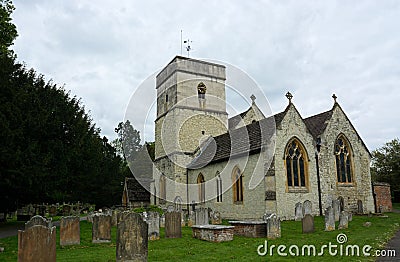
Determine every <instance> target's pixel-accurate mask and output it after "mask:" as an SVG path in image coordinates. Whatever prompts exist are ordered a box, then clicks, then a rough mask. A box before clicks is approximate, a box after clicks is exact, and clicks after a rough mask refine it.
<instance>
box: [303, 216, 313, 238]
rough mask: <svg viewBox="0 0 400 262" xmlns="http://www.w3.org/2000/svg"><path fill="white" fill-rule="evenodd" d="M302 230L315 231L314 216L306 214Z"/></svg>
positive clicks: (304, 231) (305, 231)
mask: <svg viewBox="0 0 400 262" xmlns="http://www.w3.org/2000/svg"><path fill="white" fill-rule="evenodd" d="M301 228H302V231H303V234H304V233H313V232H314V217H313V216H312V215H310V214H306V215H305V216H304V217H303V219H302V227H301Z"/></svg>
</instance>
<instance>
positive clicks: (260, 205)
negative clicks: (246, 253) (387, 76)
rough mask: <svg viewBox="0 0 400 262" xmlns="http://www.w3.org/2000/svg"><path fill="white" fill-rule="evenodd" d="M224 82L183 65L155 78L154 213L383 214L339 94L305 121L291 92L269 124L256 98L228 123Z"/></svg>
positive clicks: (216, 70) (221, 71) (208, 69)
mask: <svg viewBox="0 0 400 262" xmlns="http://www.w3.org/2000/svg"><path fill="white" fill-rule="evenodd" d="M225 81H226V68H225V66H224V65H220V64H217V63H210V62H206V61H201V60H196V59H192V58H186V57H181V56H176V57H175V58H174V59H173V60H172V61H171V62H170V63H169V64H168V65H167V66H166V67H165V68H164V69H162V70H161V72H160V73H159V74H158V75H157V77H156V90H157V116H156V119H155V160H154V165H153V183H152V185H151V186H150V188H151V193H152V195H153V196H155V197H152V199H151V202H152V204H156V205H160V206H163V207H164V208H166V207H167V206H169V205H179V206H180V207H181V208H183V209H184V210H192V208H194V207H195V206H201V207H205V208H211V209H212V210H215V211H218V212H220V214H221V217H222V218H225V219H261V218H262V217H263V215H264V214H266V213H267V214H271V213H276V214H277V215H278V216H279V217H281V218H282V219H284V220H285V219H286V220H287V219H293V218H294V217H295V205H296V203H298V202H304V201H306V200H309V201H311V203H312V213H313V215H323V214H324V210H325V209H326V208H327V207H328V206H330V205H331V203H332V200H339V201H340V206H341V208H342V209H343V210H346V211H352V212H357V211H358V212H360V206H361V210H362V212H363V213H368V212H374V211H375V210H374V197H373V191H372V184H371V175H370V161H371V154H370V152H369V151H368V148H367V147H366V145H365V143H364V142H363V141H362V139H361V137H360V135H359V134H358V132H357V131H356V129H355V128H354V126H353V124H352V123H351V122H350V119H349V118H348V117H347V116H346V114H345V112H344V111H343V109H342V107H341V106H340V105H339V103H338V102H337V97H336V96H335V95H333V105H332V106H331V107H330V108H327V109H328V110H327V111H325V112H322V113H320V114H317V115H314V116H309V117H305V118H304V117H303V116H302V115H301V114H300V112H299V110H298V109H297V108H296V106H295V105H294V103H293V102H292V94H291V93H289V92H287V94H286V98H287V100H288V104H287V106H286V108H284V109H283V110H282V111H281V112H280V113H277V114H274V115H271V116H265V115H264V113H263V112H262V111H261V110H260V109H259V107H258V106H257V104H256V98H255V97H254V96H252V97H251V99H252V103H251V105H250V107H249V108H248V109H247V110H246V111H245V112H242V113H240V114H238V115H235V116H228V113H227V110H226V107H227V106H226V86H225ZM283 99H285V98H283Z"/></svg>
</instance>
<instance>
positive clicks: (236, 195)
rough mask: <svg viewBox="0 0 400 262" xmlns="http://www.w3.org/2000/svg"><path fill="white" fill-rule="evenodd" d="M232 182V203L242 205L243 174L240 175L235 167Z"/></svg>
mask: <svg viewBox="0 0 400 262" xmlns="http://www.w3.org/2000/svg"><path fill="white" fill-rule="evenodd" d="M232 180H233V203H235V204H242V203H243V174H241V172H240V169H239V168H238V167H235V168H234V169H233V172H232Z"/></svg>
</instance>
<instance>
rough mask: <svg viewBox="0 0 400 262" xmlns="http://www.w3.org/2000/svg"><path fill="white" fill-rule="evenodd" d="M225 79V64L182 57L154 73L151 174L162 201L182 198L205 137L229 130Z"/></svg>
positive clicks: (184, 196) (183, 198) (184, 195)
mask: <svg viewBox="0 0 400 262" xmlns="http://www.w3.org/2000/svg"><path fill="white" fill-rule="evenodd" d="M225 79H226V75H225V66H223V65H219V64H215V63H210V62H205V61H201V60H196V59H191V58H186V57H181V56H176V57H175V58H174V59H173V60H172V61H171V62H170V63H169V64H168V65H167V66H166V67H165V68H164V69H163V70H162V71H161V72H160V73H159V74H158V75H157V77H156V89H157V118H156V120H155V167H156V168H155V169H156V170H154V172H153V174H154V179H155V185H156V187H155V190H156V191H157V189H158V193H157V195H158V196H159V199H160V202H161V203H163V202H164V200H163V199H165V198H166V199H167V200H168V201H169V202H172V201H173V199H175V198H176V197H180V198H181V199H182V200H183V201H184V200H185V198H186V194H187V192H186V187H185V184H186V182H187V178H186V175H187V172H186V166H187V165H188V164H189V163H190V162H191V160H192V159H193V153H194V152H195V151H196V150H197V149H198V148H199V146H200V145H201V143H202V142H204V141H205V140H206V139H207V138H208V137H210V136H217V135H220V134H223V133H226V132H227V128H228V114H227V112H226V94H225ZM163 176H164V177H163ZM157 180H159V181H157ZM165 180H169V181H170V182H169V183H166V182H165ZM160 181H161V182H160ZM172 181H173V182H177V183H172ZM178 183H179V184H180V185H182V186H179V185H178V186H177V184H178ZM181 191H185V192H181Z"/></svg>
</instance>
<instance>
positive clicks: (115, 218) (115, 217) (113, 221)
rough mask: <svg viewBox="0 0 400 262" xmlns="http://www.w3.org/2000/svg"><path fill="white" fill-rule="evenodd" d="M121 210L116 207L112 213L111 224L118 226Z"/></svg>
mask: <svg viewBox="0 0 400 262" xmlns="http://www.w3.org/2000/svg"><path fill="white" fill-rule="evenodd" d="M119 212H120V211H119V210H118V209H114V210H113V211H112V215H111V226H116V225H117V224H118V213H119Z"/></svg>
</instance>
